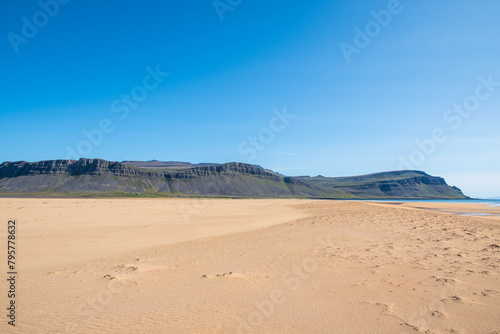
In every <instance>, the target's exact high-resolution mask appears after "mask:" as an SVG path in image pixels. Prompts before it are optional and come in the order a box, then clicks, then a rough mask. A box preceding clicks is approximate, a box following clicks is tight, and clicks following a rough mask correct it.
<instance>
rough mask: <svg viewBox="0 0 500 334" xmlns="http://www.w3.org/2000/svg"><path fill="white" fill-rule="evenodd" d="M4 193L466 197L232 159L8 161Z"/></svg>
mask: <svg viewBox="0 0 500 334" xmlns="http://www.w3.org/2000/svg"><path fill="white" fill-rule="evenodd" d="M0 195H3V196H14V195H15V196H165V197H172V196H181V197H185V196H211V197H237V198H246V197H267V198H286V197H301V198H341V199H348V198H374V199H375V198H466V197H465V196H464V195H463V194H462V192H461V191H460V189H458V188H456V187H450V186H448V185H447V184H446V182H445V181H444V180H443V179H442V178H440V177H434V176H430V175H428V174H426V173H424V172H419V171H397V172H386V173H377V174H369V175H362V176H353V177H287V176H283V175H281V174H279V173H275V172H273V171H271V170H267V169H263V168H262V167H260V166H255V165H248V164H243V163H237V162H231V163H226V164H210V163H206V164H198V165H194V164H189V163H181V162H161V161H126V162H123V163H122V162H113V161H106V160H102V159H80V160H78V161H76V160H47V161H39V162H25V161H17V162H4V163H2V164H1V165H0Z"/></svg>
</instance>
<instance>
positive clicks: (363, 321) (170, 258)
mask: <svg viewBox="0 0 500 334" xmlns="http://www.w3.org/2000/svg"><path fill="white" fill-rule="evenodd" d="M485 210H488V211H485ZM462 212H489V213H493V214H495V213H496V214H499V213H500V208H498V207H497V208H494V207H483V206H478V205H471V204H442V203H403V204H391V203H377V202H347V201H313V200H221V199H210V200H192V199H14V198H2V199H0V215H1V217H0V219H1V221H2V225H1V226H3V227H2V228H1V229H0V240H1V244H2V245H4V246H3V247H1V248H0V263H4V262H6V247H5V241H6V238H7V227H6V225H7V220H8V219H9V218H15V219H16V221H17V224H18V228H17V238H18V239H17V240H18V244H17V247H18V249H17V250H18V258H17V259H16V261H17V265H18V271H19V278H18V281H17V287H16V289H17V291H18V292H19V293H18V297H17V298H16V303H17V305H18V307H17V309H16V327H15V328H12V326H8V325H7V320H8V319H7V317H6V316H5V315H6V314H7V310H6V308H5V307H4V305H5V306H6V305H7V304H6V303H7V302H8V299H7V295H6V293H7V290H8V286H7V282H6V280H2V284H1V285H0V305H2V307H1V308H2V309H3V310H4V311H3V313H2V314H0V315H1V318H0V319H3V320H1V322H0V332H1V333H5V332H7V333H10V332H12V333H103V334H105V333H349V334H350V333H418V332H422V333H425V332H426V331H428V333H500V281H499V278H500V267H499V266H500V261H499V260H500V248H499V245H500V217H498V216H489V217H467V216H459V215H457V213H462ZM6 271H7V269H6V265H3V266H2V272H4V274H5V273H6ZM0 313H1V312H0Z"/></svg>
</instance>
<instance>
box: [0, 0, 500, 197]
mask: <svg viewBox="0 0 500 334" xmlns="http://www.w3.org/2000/svg"><path fill="white" fill-rule="evenodd" d="M0 32H1V34H2V38H1V39H0V40H1V42H0V50H1V52H0V60H1V62H0V73H1V81H0V94H1V97H2V103H1V105H0V131H1V132H0V136H1V137H0V138H1V144H0V145H1V146H0V147H1V149H0V161H17V160H26V161H38V160H49V159H64V158H73V159H74V158H78V157H88V158H103V159H108V160H116V161H123V160H153V159H157V160H176V161H188V162H193V163H198V162H219V163H223V162H229V161H240V162H246V163H252V164H258V165H261V166H263V167H265V168H270V169H273V170H275V171H278V172H281V173H283V174H286V175H317V174H321V175H325V176H344V175H357V174H365V173H371V172H378V171H388V170H396V169H410V168H411V169H418V170H424V171H426V172H428V173H430V174H432V175H439V176H442V177H444V178H445V179H446V180H447V182H448V183H449V184H451V185H456V186H458V187H460V188H461V189H462V190H463V191H464V192H465V193H466V194H467V195H469V196H474V197H492V196H500V127H499V126H500V2H499V1H495V0H485V1H452V0H448V1H446V0H444V1H422V0H419V1H417V0H413V1H411V0H401V1H395V0H391V1H374V0H358V1H333V0H330V1H323V0H317V1H284V0H283V1H264V0H252V1H250V0H244V1H240V0H220V1H215V2H214V1H211V0H203V1H202V0H190V1H159V0H151V1H129V0H123V1H119V2H118V1H94V0H86V1H77V0H71V1H69V0H59V2H57V1H56V0H42V1H40V2H38V1H15V0H3V1H1V2H0Z"/></svg>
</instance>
